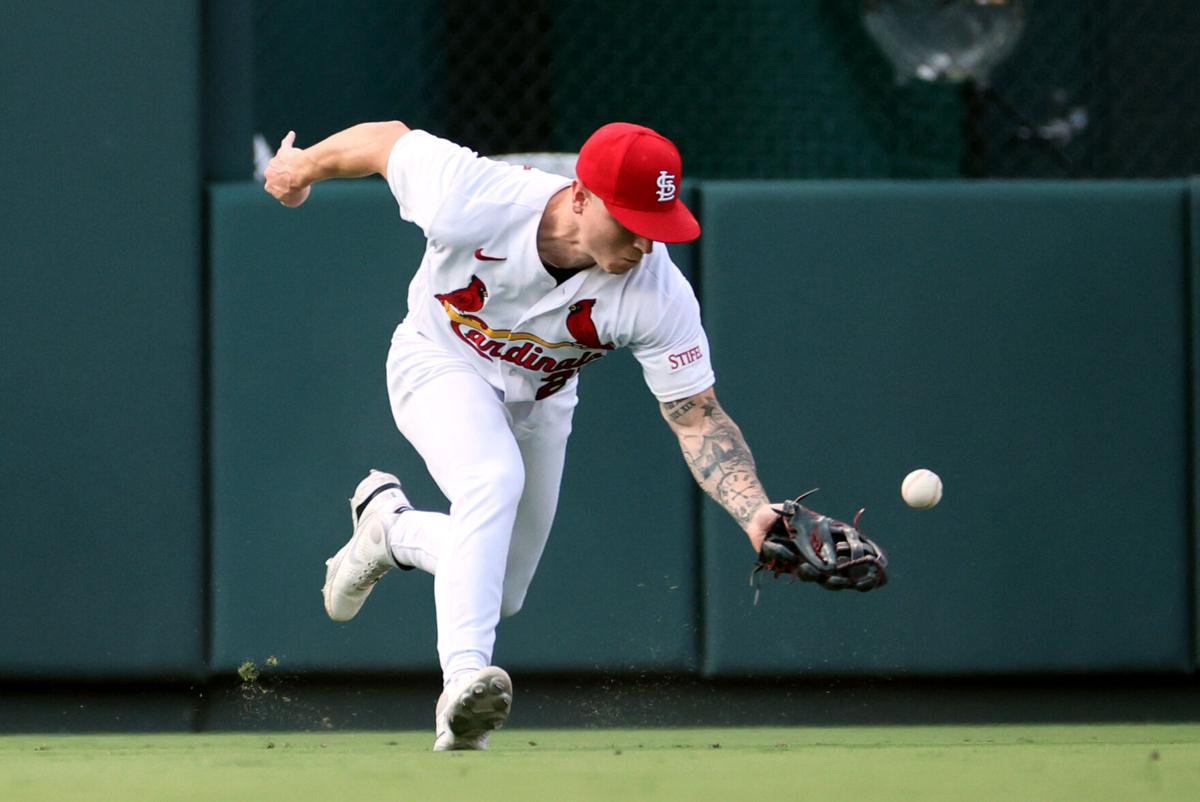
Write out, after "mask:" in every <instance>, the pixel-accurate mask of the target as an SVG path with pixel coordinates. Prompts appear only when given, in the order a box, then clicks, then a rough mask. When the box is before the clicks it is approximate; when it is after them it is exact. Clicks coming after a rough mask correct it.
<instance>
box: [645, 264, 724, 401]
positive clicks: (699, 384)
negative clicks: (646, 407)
mask: <svg viewBox="0 0 1200 802" xmlns="http://www.w3.org/2000/svg"><path fill="white" fill-rule="evenodd" d="M629 350H630V352H632V353H633V355H634V357H636V358H637V361H638V362H639V363H640V364H641V366H642V375H643V376H644V377H645V379H646V386H647V387H649V388H650V392H651V393H653V394H654V397H655V398H657V399H658V400H659V401H660V402H667V401H677V400H679V399H680V398H687V397H688V396H692V395H695V394H696V393H699V392H702V391H704V390H707V389H708V388H709V387H712V386H713V382H714V381H715V377H714V375H713V369H712V362H711V360H710V358H709V349H708V336H707V335H706V334H705V332H704V327H703V325H701V323H700V304H699V303H698V302H697V301H696V296H695V294H694V293H693V292H692V291H691V287H690V286H688V287H687V288H686V289H684V290H681V291H679V292H676V293H675V294H674V297H673V298H672V300H671V301H670V302H669V303H668V304H667V305H666V306H665V308H664V309H663V310H662V314H661V316H660V317H658V323H657V325H656V326H655V328H654V329H653V330H652V331H651V332H650V333H649V334H648V335H647V336H645V337H644V338H642V339H639V340H636V341H634V342H631V343H630V344H629Z"/></svg>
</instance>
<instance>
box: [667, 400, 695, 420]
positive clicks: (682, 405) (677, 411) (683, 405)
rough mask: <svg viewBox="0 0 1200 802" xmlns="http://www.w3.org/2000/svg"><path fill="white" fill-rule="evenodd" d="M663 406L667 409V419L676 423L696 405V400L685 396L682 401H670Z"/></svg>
mask: <svg viewBox="0 0 1200 802" xmlns="http://www.w3.org/2000/svg"><path fill="white" fill-rule="evenodd" d="M663 406H664V407H666V410H667V419H668V420H670V421H671V422H672V423H674V422H675V421H677V420H679V419H680V418H682V417H683V416H684V415H686V414H687V413H688V412H689V411H691V410H692V409H694V408H695V407H696V400H695V399H694V398H684V399H683V400H681V401H668V402H667V403H665V404H663Z"/></svg>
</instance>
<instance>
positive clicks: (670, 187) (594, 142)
mask: <svg viewBox="0 0 1200 802" xmlns="http://www.w3.org/2000/svg"><path fill="white" fill-rule="evenodd" d="M575 175H576V176H577V177H578V178H579V181H580V183H582V184H583V185H584V186H585V187H587V189H588V190H590V191H591V192H592V193H594V194H595V195H596V196H597V197H598V198H600V200H602V201H604V207H605V208H606V209H607V210H608V213H609V214H611V215H612V216H613V217H614V218H616V220H617V222H618V223H620V224H621V225H623V226H625V228H627V229H629V230H630V231H632V232H633V233H634V234H636V235H637V236H639V237H645V238H646V239H649V240H653V241H655V242H689V241H691V240H694V239H695V238H696V237H698V236H700V223H698V222H697V221H696V217H695V215H693V214H692V213H691V211H690V210H689V209H688V208H687V206H685V205H684V203H683V201H682V200H680V198H679V187H680V184H682V183H683V160H682V159H681V158H680V156H679V149H678V148H676V147H675V145H674V144H673V143H672V142H671V140H669V139H667V138H666V137H665V136H663V135H662V134H660V133H658V132H657V131H654V130H652V129H650V128H647V127H646V126H644V125H634V124H633V123H609V124H608V125H602V126H600V127H599V128H597V129H596V131H595V132H594V133H593V134H592V135H591V136H590V137H588V138H587V141H586V142H584V143H583V147H581V148H580V149H579V159H578V161H577V162H576V163H575Z"/></svg>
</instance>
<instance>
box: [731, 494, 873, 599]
mask: <svg viewBox="0 0 1200 802" xmlns="http://www.w3.org/2000/svg"><path fill="white" fill-rule="evenodd" d="M815 492H816V490H810V491H808V492H807V493H802V494H801V495H799V496H797V497H796V498H794V499H791V500H790V501H785V502H783V505H782V506H781V507H780V508H779V509H777V510H776V512H778V513H779V520H777V521H776V522H775V525H774V526H773V527H771V531H770V532H768V533H767V537H766V539H765V540H764V541H763V544H762V548H761V549H759V552H758V562H757V563H756V564H755V566H754V570H753V571H752V572H751V573H750V584H751V585H754V584H755V577H756V576H757V575H758V574H760V573H762V572H764V571H769V572H771V573H772V574H774V575H775V578H776V579H778V578H779V577H780V576H781V575H784V574H786V575H788V576H791V577H793V578H796V579H801V580H803V581H805V582H816V583H817V584H819V585H820V586H821V587H823V588H825V589H826V590H846V589H848V588H853V589H854V590H858V591H862V592H866V591H868V590H874V589H875V588H878V587H881V586H883V585H884V584H885V583H886V582H887V570H886V569H887V555H886V554H884V553H883V549H881V548H879V546H877V545H875V543H874V542H873V541H871V540H869V539H868V538H866V537H864V536H863V534H862V533H861V532H859V531H858V521H859V518H860V517H861V516H862V514H863V510H859V511H858V514H857V515H855V516H854V524H853V525H851V524H847V523H844V522H842V521H837V520H834V519H833V518H829V517H828V516H825V515H821V514H820V513H816V512H813V511H812V510H810V509H808V508H807V507H805V506H804V505H803V504H801V503H800V500H801V499H803V498H805V497H806V496H809V495H812V494H813V493H815ZM757 601H758V594H757V591H756V592H755V602H756V603H757Z"/></svg>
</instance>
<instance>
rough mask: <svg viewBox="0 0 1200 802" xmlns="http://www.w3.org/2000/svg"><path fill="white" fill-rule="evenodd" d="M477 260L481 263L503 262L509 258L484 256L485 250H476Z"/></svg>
mask: <svg viewBox="0 0 1200 802" xmlns="http://www.w3.org/2000/svg"><path fill="white" fill-rule="evenodd" d="M475 258H476V259H478V260H479V261H481V262H503V261H504V260H505V259H506V258H507V257H504V256H484V254H483V248H476V249H475Z"/></svg>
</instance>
